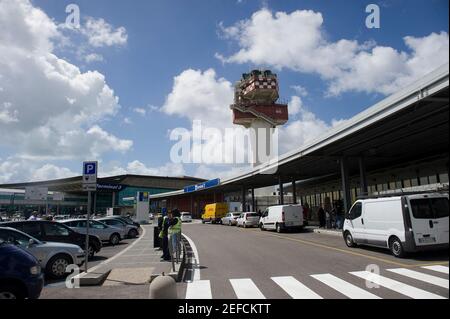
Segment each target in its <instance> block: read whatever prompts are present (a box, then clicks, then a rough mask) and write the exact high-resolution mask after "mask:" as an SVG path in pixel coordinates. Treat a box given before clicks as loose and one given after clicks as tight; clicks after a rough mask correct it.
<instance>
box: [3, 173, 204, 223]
mask: <svg viewBox="0 0 450 319" xmlns="http://www.w3.org/2000/svg"><path fill="white" fill-rule="evenodd" d="M203 181H204V180H203V179H200V178H195V177H188V176H182V177H162V176H142V175H120V176H111V177H105V178H98V179H97V191H96V192H95V195H94V196H93V210H92V211H93V212H95V213H99V214H104V213H106V211H107V209H109V208H114V210H116V213H122V214H126V213H130V214H132V213H133V212H134V205H135V201H136V194H137V193H138V192H144V193H147V194H148V195H154V194H161V193H164V192H170V191H174V190H178V189H180V188H183V187H185V186H188V185H192V184H196V183H200V182H203ZM30 189H31V190H33V189H44V193H45V194H44V195H43V196H42V198H39V199H38V198H29V195H28V194H27V191H28V190H30ZM0 209H1V211H2V212H4V213H11V212H13V213H22V214H23V215H25V216H28V215H29V214H30V213H31V212H32V211H38V212H40V213H45V212H46V211H48V212H51V213H52V214H58V215H77V214H86V212H87V193H86V192H84V191H83V190H82V176H77V177H71V178H65V179H59V180H52V181H42V182H31V183H17V184H4V185H0Z"/></svg>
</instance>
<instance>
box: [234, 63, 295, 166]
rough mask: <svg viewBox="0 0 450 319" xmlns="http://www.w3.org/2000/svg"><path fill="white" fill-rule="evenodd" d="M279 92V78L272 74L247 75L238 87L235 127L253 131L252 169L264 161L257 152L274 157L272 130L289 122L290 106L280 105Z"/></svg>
mask: <svg viewBox="0 0 450 319" xmlns="http://www.w3.org/2000/svg"><path fill="white" fill-rule="evenodd" d="M278 92H279V91H278V79H277V75H276V74H274V73H272V72H271V71H269V70H265V71H259V70H253V71H252V72H250V73H244V74H243V75H242V79H241V80H240V81H239V82H237V83H236V85H235V93H234V104H232V105H231V106H230V108H231V110H232V111H233V123H234V124H237V125H243V126H244V127H245V128H247V129H250V137H251V146H252V159H253V166H257V165H259V164H261V162H262V161H263V160H262V158H261V156H258V151H260V152H261V153H262V154H264V152H265V155H266V156H268V155H269V150H270V152H271V153H270V154H272V155H274V151H276V150H274V143H273V132H274V131H273V129H274V128H275V127H277V126H279V125H283V124H285V123H286V122H287V121H288V118H289V117H288V106H287V104H279V103H277V101H278V98H279V93H278ZM263 147H265V149H264V150H263V149H262V148H263ZM275 155H278V154H275Z"/></svg>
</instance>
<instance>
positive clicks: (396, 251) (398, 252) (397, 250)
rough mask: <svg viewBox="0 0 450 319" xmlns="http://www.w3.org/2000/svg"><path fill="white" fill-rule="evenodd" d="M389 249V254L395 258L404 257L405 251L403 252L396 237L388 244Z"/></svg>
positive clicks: (400, 243)
mask: <svg viewBox="0 0 450 319" xmlns="http://www.w3.org/2000/svg"><path fill="white" fill-rule="evenodd" d="M389 248H390V249H391V252H392V254H393V255H394V256H395V257H397V258H401V257H403V256H405V251H404V250H403V245H402V242H401V241H400V239H398V238H397V237H392V239H391V240H390V242H389Z"/></svg>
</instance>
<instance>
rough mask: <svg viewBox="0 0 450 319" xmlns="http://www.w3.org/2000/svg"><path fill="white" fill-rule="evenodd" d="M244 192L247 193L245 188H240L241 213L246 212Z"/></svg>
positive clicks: (245, 195)
mask: <svg viewBox="0 0 450 319" xmlns="http://www.w3.org/2000/svg"><path fill="white" fill-rule="evenodd" d="M246 192H247V189H246V188H245V186H242V201H241V202H242V212H246V211H247V207H246V205H247V203H246V201H245V200H246V197H247V194H246Z"/></svg>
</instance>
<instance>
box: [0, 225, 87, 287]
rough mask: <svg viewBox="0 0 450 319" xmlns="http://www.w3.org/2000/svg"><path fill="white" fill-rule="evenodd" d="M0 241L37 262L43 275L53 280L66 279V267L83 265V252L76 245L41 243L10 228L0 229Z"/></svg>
mask: <svg viewBox="0 0 450 319" xmlns="http://www.w3.org/2000/svg"><path fill="white" fill-rule="evenodd" d="M0 239H1V240H2V241H4V242H7V243H10V244H14V245H16V246H19V247H21V248H23V249H25V250H26V251H28V252H29V253H30V254H32V255H33V256H34V257H36V259H37V260H38V261H39V264H40V265H41V267H42V269H44V271H45V273H46V274H47V275H48V276H50V277H52V278H55V279H60V278H64V277H66V275H67V273H66V269H67V266H69V265H71V264H75V265H77V266H81V265H82V264H83V263H84V260H85V258H84V257H85V256H84V251H83V249H81V248H80V247H79V246H77V245H72V244H66V243H51V242H42V241H40V240H38V239H36V238H34V237H31V236H30V235H27V234H25V233H23V232H21V231H18V230H17V229H14V228H10V227H0Z"/></svg>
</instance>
